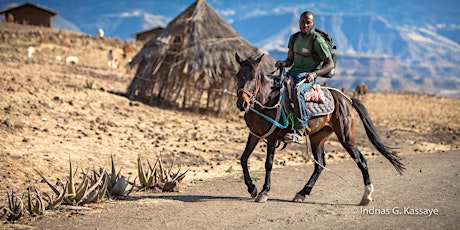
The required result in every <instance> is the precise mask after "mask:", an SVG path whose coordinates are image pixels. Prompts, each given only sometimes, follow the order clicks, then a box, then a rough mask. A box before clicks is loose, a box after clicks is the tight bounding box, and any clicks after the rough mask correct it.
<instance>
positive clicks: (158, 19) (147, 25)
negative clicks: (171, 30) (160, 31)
mask: <svg viewBox="0 0 460 230" xmlns="http://www.w3.org/2000/svg"><path fill="white" fill-rule="evenodd" d="M170 21H171V18H170V17H166V16H163V15H154V14H148V13H145V14H144V24H143V25H142V29H144V30H148V29H152V28H155V27H158V26H161V27H166V25H167V24H168V23H169V22H170Z"/></svg>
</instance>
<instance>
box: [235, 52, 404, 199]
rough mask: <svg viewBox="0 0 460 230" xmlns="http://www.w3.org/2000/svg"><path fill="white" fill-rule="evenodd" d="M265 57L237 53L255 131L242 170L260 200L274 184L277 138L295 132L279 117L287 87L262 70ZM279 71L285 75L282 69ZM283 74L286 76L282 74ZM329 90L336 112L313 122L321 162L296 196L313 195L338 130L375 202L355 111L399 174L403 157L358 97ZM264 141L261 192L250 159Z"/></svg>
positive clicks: (243, 101) (241, 94) (241, 91)
mask: <svg viewBox="0 0 460 230" xmlns="http://www.w3.org/2000/svg"><path fill="white" fill-rule="evenodd" d="M262 56H263V55H262ZM262 56H260V57H258V58H252V57H250V58H248V59H246V60H242V59H241V58H240V57H239V55H238V54H235V57H236V60H237V62H238V63H239V64H240V69H239V71H238V74H237V77H238V93H237V95H238V100H237V106H238V108H239V109H240V110H241V111H245V112H246V113H245V114H244V120H245V122H246V125H247V126H248V128H249V130H250V133H249V137H248V140H247V142H246V147H245V149H244V152H243V154H242V156H241V166H242V168H243V174H244V183H245V184H246V186H247V187H248V192H249V193H250V194H251V196H252V197H256V196H257V198H256V201H257V202H265V201H266V200H267V199H268V195H267V194H268V191H269V190H270V186H271V185H270V174H271V170H272V165H273V157H274V155H275V149H276V146H277V143H278V141H279V140H281V139H283V137H284V135H285V134H286V133H287V132H290V129H289V128H285V127H286V126H283V125H284V123H285V122H286V121H285V119H283V116H280V111H281V110H282V106H281V105H280V104H281V102H280V101H281V100H280V99H281V97H280V93H281V92H282V91H284V87H283V84H281V83H280V81H279V79H277V80H275V79H274V78H272V77H269V76H265V75H264V74H263V71H262V70H261V69H260V68H259V62H260V61H261V60H262ZM280 72H281V73H282V70H280ZM280 76H282V75H281V74H280ZM330 92H331V93H332V95H333V98H334V102H335V109H334V111H333V112H332V113H331V114H328V115H324V116H319V117H314V118H312V119H310V120H309V122H308V126H309V127H310V132H309V138H310V142H311V149H312V153H313V157H314V159H315V161H316V164H315V169H314V171H313V174H312V175H311V177H310V179H309V180H308V182H307V184H306V185H305V186H304V187H303V188H302V189H301V190H300V191H299V192H298V193H297V194H296V195H295V197H294V199H293V201H294V202H302V201H304V199H305V196H306V195H309V194H310V192H311V190H312V189H313V186H314V185H315V182H316V180H317V179H318V177H319V175H320V174H321V171H322V170H323V168H324V167H325V166H326V162H325V158H324V144H325V142H326V141H327V139H328V137H329V135H331V134H332V133H335V134H336V135H337V138H338V140H339V141H340V143H341V144H342V145H343V147H344V148H345V149H346V150H347V152H348V153H349V154H350V156H351V157H352V158H353V159H354V161H355V162H356V164H357V165H358V167H359V169H360V170H361V173H362V174H363V179H364V186H365V191H364V195H363V197H362V200H361V202H360V204H361V205H367V204H369V203H370V202H371V201H372V198H371V193H372V191H373V189H374V187H373V185H372V183H371V179H370V178H369V173H368V168H367V163H366V159H365V158H364V155H363V153H362V152H361V151H360V150H359V148H358V146H357V145H356V140H355V134H354V122H355V119H354V115H353V110H356V111H357V112H358V114H359V116H360V118H361V120H362V122H363V124H364V128H365V130H366V134H367V136H368V138H369V140H370V141H371V143H372V144H373V145H374V146H375V147H376V148H377V150H378V151H379V152H380V153H381V154H382V155H383V156H384V157H385V158H387V159H388V160H389V161H390V162H391V164H393V166H394V167H395V168H396V170H397V171H398V172H399V173H400V174H402V171H403V170H404V169H405V168H404V165H403V164H402V163H401V162H400V160H401V158H400V157H399V156H398V155H397V153H396V152H395V151H394V150H392V149H391V148H389V147H388V146H386V145H385V144H384V143H383V142H382V140H381V139H380V137H379V135H378V134H377V132H376V130H375V127H374V125H373V124H372V121H371V120H370V118H369V115H368V113H367V110H366V108H365V107H364V105H363V104H362V103H361V102H360V101H359V100H357V99H355V98H353V99H351V100H350V99H349V98H348V97H346V96H345V95H344V94H342V93H341V92H339V91H338V90H330ZM281 95H282V94H281ZM281 114H282V113H281ZM260 139H266V141H267V158H266V161H265V182H264V185H263V188H262V191H260V193H257V188H256V186H255V185H254V184H253V183H252V179H251V176H250V175H249V170H248V158H249V156H250V155H251V153H252V151H253V150H254V148H255V147H256V145H257V143H258V142H259V141H260Z"/></svg>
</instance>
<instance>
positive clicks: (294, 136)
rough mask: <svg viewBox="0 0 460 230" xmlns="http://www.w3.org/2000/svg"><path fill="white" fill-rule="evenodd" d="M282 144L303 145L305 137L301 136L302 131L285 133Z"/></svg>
mask: <svg viewBox="0 0 460 230" xmlns="http://www.w3.org/2000/svg"><path fill="white" fill-rule="evenodd" d="M284 142H286V143H297V144H304V143H305V135H303V134H302V131H300V132H297V131H296V130H294V133H286V135H285V136H284Z"/></svg>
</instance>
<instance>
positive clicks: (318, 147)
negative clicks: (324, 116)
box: [292, 130, 332, 202]
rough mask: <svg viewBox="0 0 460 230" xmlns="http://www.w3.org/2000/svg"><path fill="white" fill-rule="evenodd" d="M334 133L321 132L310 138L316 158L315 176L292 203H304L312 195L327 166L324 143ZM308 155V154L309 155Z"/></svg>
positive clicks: (313, 175) (311, 177)
mask: <svg viewBox="0 0 460 230" xmlns="http://www.w3.org/2000/svg"><path fill="white" fill-rule="evenodd" d="M331 133H332V131H330V130H324V131H320V132H319V133H315V134H314V135H312V136H310V142H311V150H312V153H313V157H314V158H315V161H316V162H315V169H314V171H313V174H312V175H311V176H310V179H309V180H308V182H307V184H305V186H304V187H303V189H302V190H300V192H298V193H297V194H296V195H295V197H294V199H293V200H292V201H294V202H303V201H304V200H305V196H306V195H310V192H311V190H312V189H313V186H314V185H315V183H316V180H318V177H319V175H321V172H322V171H323V168H324V167H325V166H326V160H325V158H324V143H325V142H326V140H327V137H328V136H329V135H330V134H331ZM307 154H308V153H307Z"/></svg>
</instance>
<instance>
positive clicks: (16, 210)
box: [4, 188, 24, 221]
mask: <svg viewBox="0 0 460 230" xmlns="http://www.w3.org/2000/svg"><path fill="white" fill-rule="evenodd" d="M6 193H7V197H8V205H7V206H5V207H4V209H5V210H6V213H5V215H6V216H7V217H6V219H7V220H8V221H16V220H19V219H20V218H21V217H22V216H23V214H24V202H23V201H22V199H21V198H20V197H18V196H16V195H15V194H14V190H13V188H11V193H10V191H8V189H6Z"/></svg>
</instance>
